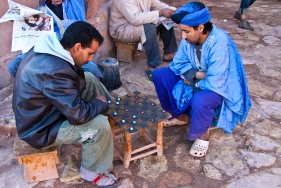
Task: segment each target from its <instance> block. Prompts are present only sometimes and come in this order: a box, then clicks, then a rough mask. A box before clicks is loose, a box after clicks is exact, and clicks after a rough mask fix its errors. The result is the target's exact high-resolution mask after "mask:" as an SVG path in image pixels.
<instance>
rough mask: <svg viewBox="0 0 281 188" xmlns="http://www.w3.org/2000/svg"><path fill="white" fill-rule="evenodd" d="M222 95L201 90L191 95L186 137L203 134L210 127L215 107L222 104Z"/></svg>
mask: <svg viewBox="0 0 281 188" xmlns="http://www.w3.org/2000/svg"><path fill="white" fill-rule="evenodd" d="M222 100H223V98H222V96H220V95H219V94H217V93H215V92H213V91H210V90H203V91H200V92H197V93H195V94H194V95H193V97H192V98H191V101H190V107H191V125H190V131H189V135H188V138H189V140H195V139H197V138H199V137H200V136H202V135H203V134H205V133H206V132H207V130H208V128H209V127H210V125H211V123H212V120H213V116H214V113H215V111H216V109H218V108H219V107H220V105H221V104H222Z"/></svg>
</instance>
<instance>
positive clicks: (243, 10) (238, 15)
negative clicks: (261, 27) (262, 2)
mask: <svg viewBox="0 0 281 188" xmlns="http://www.w3.org/2000/svg"><path fill="white" fill-rule="evenodd" d="M255 1H256V0H242V1H241V3H240V8H239V10H238V11H237V12H235V14H234V18H235V19H238V20H240V22H239V25H238V27H240V28H242V29H246V30H250V31H253V30H254V28H253V27H252V26H251V25H250V23H249V21H248V20H247V16H246V15H247V14H248V9H249V7H250V6H251V5H252V4H253V3H254V2H255Z"/></svg>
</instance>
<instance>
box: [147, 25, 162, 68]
mask: <svg viewBox="0 0 281 188" xmlns="http://www.w3.org/2000/svg"><path fill="white" fill-rule="evenodd" d="M143 27H144V32H145V36H146V42H145V43H144V44H143V47H144V49H145V53H146V58H147V65H148V67H151V68H155V67H157V66H158V65H160V64H161V63H162V60H161V57H160V51H159V45H158V40H157V31H156V27H155V25H154V24H144V25H143Z"/></svg>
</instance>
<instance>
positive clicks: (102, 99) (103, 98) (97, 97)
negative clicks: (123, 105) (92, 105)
mask: <svg viewBox="0 0 281 188" xmlns="http://www.w3.org/2000/svg"><path fill="white" fill-rule="evenodd" d="M95 99H99V100H101V101H103V102H105V103H107V102H106V98H105V96H102V95H97V96H96V97H95Z"/></svg>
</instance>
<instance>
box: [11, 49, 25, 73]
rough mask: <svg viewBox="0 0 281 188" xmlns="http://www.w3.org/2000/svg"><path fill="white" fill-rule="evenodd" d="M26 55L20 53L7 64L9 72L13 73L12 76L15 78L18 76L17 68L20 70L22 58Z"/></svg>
mask: <svg viewBox="0 0 281 188" xmlns="http://www.w3.org/2000/svg"><path fill="white" fill-rule="evenodd" d="M24 56H25V54H20V55H18V56H17V57H16V58H15V59H13V60H12V61H10V62H9V63H8V64H7V70H8V71H9V73H10V74H11V76H12V77H13V78H15V77H16V74H17V70H18V68H19V66H20V63H21V61H22V59H23V58H24Z"/></svg>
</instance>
